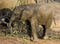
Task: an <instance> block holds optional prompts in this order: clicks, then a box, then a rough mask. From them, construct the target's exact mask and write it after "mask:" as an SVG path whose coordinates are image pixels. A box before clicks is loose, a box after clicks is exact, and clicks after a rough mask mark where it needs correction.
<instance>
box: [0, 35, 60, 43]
mask: <svg viewBox="0 0 60 44" xmlns="http://www.w3.org/2000/svg"><path fill="white" fill-rule="evenodd" d="M0 44H60V40H44V39H42V40H41V39H39V41H37V42H32V41H30V40H27V39H23V38H18V37H11V36H0Z"/></svg>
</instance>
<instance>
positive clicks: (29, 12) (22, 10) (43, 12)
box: [9, 3, 53, 41]
mask: <svg viewBox="0 0 60 44" xmlns="http://www.w3.org/2000/svg"><path fill="white" fill-rule="evenodd" d="M16 18H17V19H20V20H29V21H30V23H31V27H32V36H33V41H38V38H37V34H36V28H37V27H38V25H44V26H45V28H46V30H47V29H49V28H50V26H51V23H52V21H53V8H52V6H51V4H50V3H45V4H42V5H40V4H27V5H21V6H18V7H16V8H15V9H14V12H13V15H12V17H11V19H10V23H9V29H10V31H11V33H12V28H11V24H12V22H13V21H14V20H15V19H16ZM45 35H46V33H45Z"/></svg>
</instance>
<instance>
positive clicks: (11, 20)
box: [8, 17, 15, 34]
mask: <svg viewBox="0 0 60 44" xmlns="http://www.w3.org/2000/svg"><path fill="white" fill-rule="evenodd" d="M14 19H15V18H14V17H12V18H11V19H10V22H9V23H8V29H9V30H10V33H11V34H12V33H13V30H12V26H11V24H12V22H13V21H14Z"/></svg>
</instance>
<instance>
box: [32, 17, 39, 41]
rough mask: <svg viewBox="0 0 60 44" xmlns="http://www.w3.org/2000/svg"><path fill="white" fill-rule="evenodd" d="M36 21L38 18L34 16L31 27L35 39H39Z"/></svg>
mask: <svg viewBox="0 0 60 44" xmlns="http://www.w3.org/2000/svg"><path fill="white" fill-rule="evenodd" d="M36 23H37V20H36V19H35V18H32V19H31V28H32V36H33V41H38V37H37V32H36Z"/></svg>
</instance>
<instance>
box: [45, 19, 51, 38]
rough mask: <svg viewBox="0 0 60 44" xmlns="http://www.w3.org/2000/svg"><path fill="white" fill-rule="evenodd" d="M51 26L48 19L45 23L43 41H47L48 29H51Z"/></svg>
mask: <svg viewBox="0 0 60 44" xmlns="http://www.w3.org/2000/svg"><path fill="white" fill-rule="evenodd" d="M51 24H52V19H48V21H47V22H46V25H45V28H46V32H45V36H44V39H48V38H49V37H48V31H49V29H51V28H50V27H51Z"/></svg>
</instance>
